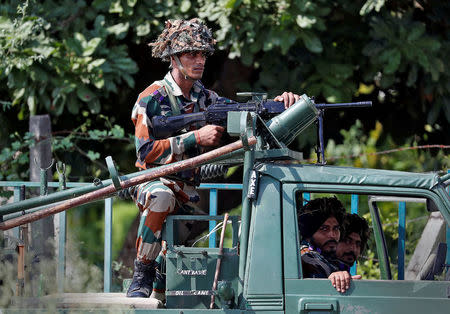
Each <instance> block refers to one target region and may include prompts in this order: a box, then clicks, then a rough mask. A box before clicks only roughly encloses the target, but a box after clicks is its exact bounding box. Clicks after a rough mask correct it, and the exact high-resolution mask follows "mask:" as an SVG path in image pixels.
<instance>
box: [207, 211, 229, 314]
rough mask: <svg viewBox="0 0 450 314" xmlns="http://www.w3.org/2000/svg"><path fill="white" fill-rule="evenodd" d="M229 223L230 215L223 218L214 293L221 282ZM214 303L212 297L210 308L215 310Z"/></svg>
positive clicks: (213, 287)
mask: <svg viewBox="0 0 450 314" xmlns="http://www.w3.org/2000/svg"><path fill="white" fill-rule="evenodd" d="M227 223H228V213H226V214H225V217H224V218H223V226H222V233H221V234H220V242H219V254H218V256H217V264H216V272H215V273H214V281H213V286H212V291H215V290H217V281H218V280H219V273H220V265H221V264H222V258H223V240H224V238H225V231H226V229H227ZM214 302H215V295H214V294H213V295H211V303H210V304H209V308H210V309H213V308H214Z"/></svg>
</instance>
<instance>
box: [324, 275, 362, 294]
mask: <svg viewBox="0 0 450 314" xmlns="http://www.w3.org/2000/svg"><path fill="white" fill-rule="evenodd" d="M328 279H330V280H331V284H332V285H333V287H335V288H336V290H337V291H338V292H342V293H344V292H345V291H347V289H349V288H350V281H351V279H361V275H355V276H350V274H349V272H348V271H336V272H334V273H332V274H331V275H330V276H329V277H328Z"/></svg>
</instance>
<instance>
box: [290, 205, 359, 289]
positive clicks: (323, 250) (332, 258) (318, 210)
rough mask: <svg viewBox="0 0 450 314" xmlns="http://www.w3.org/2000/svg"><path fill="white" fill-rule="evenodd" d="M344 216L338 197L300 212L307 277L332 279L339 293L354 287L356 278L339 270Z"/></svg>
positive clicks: (301, 248)
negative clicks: (339, 245) (337, 253)
mask: <svg viewBox="0 0 450 314" xmlns="http://www.w3.org/2000/svg"><path fill="white" fill-rule="evenodd" d="M344 214H345V209H344V207H343V205H342V203H341V202H340V201H339V200H338V199H337V198H336V197H323V198H318V199H314V200H311V201H309V202H308V203H307V204H306V205H304V206H303V207H302V208H301V209H300V211H299V213H298V224H299V229H300V234H301V236H302V242H301V247H300V250H301V259H302V269H303V277H304V278H329V279H330V280H331V283H332V285H333V287H335V288H336V290H337V291H339V292H345V291H346V290H347V289H348V288H349V287H350V280H351V278H352V277H351V276H350V273H349V272H348V271H347V270H346V269H340V268H339V263H338V262H337V260H336V249H337V246H338V241H339V239H340V235H341V225H342V222H343V218H344ZM359 278H360V276H354V279H359Z"/></svg>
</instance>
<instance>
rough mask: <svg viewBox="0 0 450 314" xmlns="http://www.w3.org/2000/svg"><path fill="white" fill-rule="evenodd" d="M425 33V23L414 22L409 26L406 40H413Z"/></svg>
mask: <svg viewBox="0 0 450 314" xmlns="http://www.w3.org/2000/svg"><path fill="white" fill-rule="evenodd" d="M423 33H425V25H424V24H422V23H415V25H414V27H411V28H409V32H408V37H407V38H406V40H407V41H409V42H411V41H415V40H417V39H419V37H420V36H422V35H423Z"/></svg>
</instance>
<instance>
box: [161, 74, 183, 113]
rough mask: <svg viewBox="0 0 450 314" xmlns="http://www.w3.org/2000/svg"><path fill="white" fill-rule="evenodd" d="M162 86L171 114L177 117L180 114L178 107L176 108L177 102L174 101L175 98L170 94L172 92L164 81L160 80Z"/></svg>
mask: <svg viewBox="0 0 450 314" xmlns="http://www.w3.org/2000/svg"><path fill="white" fill-rule="evenodd" d="M159 82H160V83H161V85H162V86H164V89H165V90H166V93H167V97H169V101H170V107H171V108H172V113H173V115H174V116H178V115H179V114H181V111H180V107H178V104H177V100H176V99H175V96H174V95H173V94H172V91H171V89H170V87H169V85H168V84H167V83H166V80H164V79H162V80H161V81H159Z"/></svg>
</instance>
